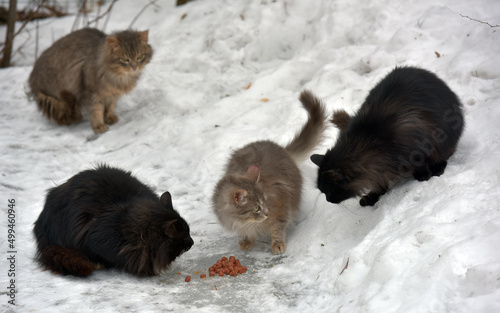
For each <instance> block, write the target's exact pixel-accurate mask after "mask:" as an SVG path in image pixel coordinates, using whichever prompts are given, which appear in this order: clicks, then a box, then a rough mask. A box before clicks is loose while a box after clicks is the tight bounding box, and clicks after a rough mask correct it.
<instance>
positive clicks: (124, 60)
mask: <svg viewBox="0 0 500 313" xmlns="http://www.w3.org/2000/svg"><path fill="white" fill-rule="evenodd" d="M122 62H125V63H128V62H130V59H129V58H122Z"/></svg>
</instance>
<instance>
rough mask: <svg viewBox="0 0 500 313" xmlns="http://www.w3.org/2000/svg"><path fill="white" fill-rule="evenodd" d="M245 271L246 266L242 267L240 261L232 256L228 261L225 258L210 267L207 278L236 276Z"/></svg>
mask: <svg viewBox="0 0 500 313" xmlns="http://www.w3.org/2000/svg"><path fill="white" fill-rule="evenodd" d="M246 271H247V267H246V266H242V265H241V263H240V260H238V259H236V258H235V257H234V256H230V257H229V259H228V258H226V257H225V256H224V257H222V259H220V260H217V262H215V263H214V265H213V266H212V267H210V268H209V269H208V273H209V274H208V275H209V276H215V274H218V275H219V276H224V275H230V276H238V274H243V273H245V272H246Z"/></svg>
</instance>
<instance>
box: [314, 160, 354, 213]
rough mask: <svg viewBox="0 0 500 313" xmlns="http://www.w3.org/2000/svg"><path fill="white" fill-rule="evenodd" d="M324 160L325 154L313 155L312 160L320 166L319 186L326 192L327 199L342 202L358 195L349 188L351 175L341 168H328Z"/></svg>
mask: <svg viewBox="0 0 500 313" xmlns="http://www.w3.org/2000/svg"><path fill="white" fill-rule="evenodd" d="M324 160H325V156H324V155H318V154H315V155H313V156H311V161H312V162H313V163H314V164H316V165H318V166H319V169H318V181H317V186H318V189H319V190H320V191H321V192H322V193H324V194H325V196H326V201H328V202H331V203H340V202H342V201H344V200H347V199H349V198H353V197H355V196H357V192H356V191H355V190H352V189H351V188H349V183H350V181H351V177H349V175H347V174H345V173H342V172H341V171H340V170H339V169H332V168H327V166H326V164H325V163H326V162H325V161H324Z"/></svg>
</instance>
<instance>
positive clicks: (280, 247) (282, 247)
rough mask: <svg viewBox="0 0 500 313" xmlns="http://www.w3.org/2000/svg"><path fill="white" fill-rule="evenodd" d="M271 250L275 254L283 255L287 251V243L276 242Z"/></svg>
mask: <svg viewBox="0 0 500 313" xmlns="http://www.w3.org/2000/svg"><path fill="white" fill-rule="evenodd" d="M271 250H272V251H273V253H274V254H282V253H284V252H285V251H286V243H285V242H282V241H275V242H273V243H272V244H271Z"/></svg>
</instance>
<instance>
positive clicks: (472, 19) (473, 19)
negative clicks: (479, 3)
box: [460, 14, 500, 27]
mask: <svg viewBox="0 0 500 313" xmlns="http://www.w3.org/2000/svg"><path fill="white" fill-rule="evenodd" d="M460 16H461V17H465V18H467V19H469V20H471V21H474V22H478V23H481V24H486V25H488V26H489V27H500V25H491V24H490V23H488V22H483V21H480V20H476V19H475V18H470V17H468V16H467V15H462V14H460Z"/></svg>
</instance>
